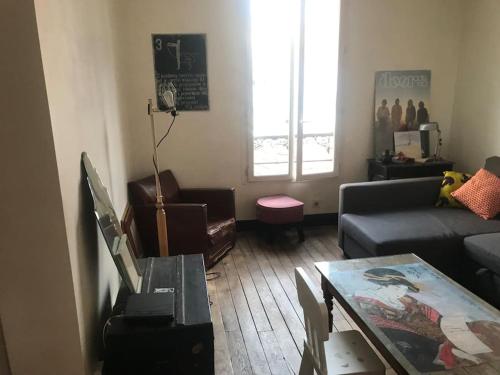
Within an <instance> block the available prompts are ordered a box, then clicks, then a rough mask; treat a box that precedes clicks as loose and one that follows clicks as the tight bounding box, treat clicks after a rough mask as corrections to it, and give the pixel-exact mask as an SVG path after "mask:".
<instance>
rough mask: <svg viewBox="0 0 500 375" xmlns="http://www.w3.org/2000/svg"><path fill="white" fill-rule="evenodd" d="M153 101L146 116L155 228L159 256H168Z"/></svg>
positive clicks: (165, 218) (149, 103)
mask: <svg viewBox="0 0 500 375" xmlns="http://www.w3.org/2000/svg"><path fill="white" fill-rule="evenodd" d="M153 112H154V110H153V101H152V100H151V99H148V115H149V118H150V121H151V134H152V138H153V161H154V164H155V168H154V173H155V184H156V227H157V230H158V248H159V250H160V256H162V257H163V256H168V255H169V252H168V233H167V215H166V214H165V210H164V209H163V195H162V192H161V184H160V176H159V175H158V171H159V170H160V167H159V164H158V154H157V152H156V150H157V146H156V134H155V120H154V114H153Z"/></svg>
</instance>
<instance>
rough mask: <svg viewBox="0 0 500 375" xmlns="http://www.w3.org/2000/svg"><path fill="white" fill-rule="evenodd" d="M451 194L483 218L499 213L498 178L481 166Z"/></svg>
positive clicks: (499, 181)
mask: <svg viewBox="0 0 500 375" xmlns="http://www.w3.org/2000/svg"><path fill="white" fill-rule="evenodd" d="M451 195H452V196H453V198H455V199H456V200H457V201H459V202H460V203H462V204H463V205H464V206H466V207H467V208H469V209H470V210H471V211H472V212H474V213H475V214H476V215H478V216H481V217H482V218H483V219H485V220H488V219H492V218H494V217H495V216H497V215H498V214H499V213H500V178H498V177H497V176H495V175H494V174H493V173H491V172H488V171H487V170H486V169H482V168H481V169H480V170H479V171H478V172H477V173H476V174H475V175H474V176H472V178H471V179H470V180H469V181H467V182H466V183H465V184H463V185H462V186H461V187H460V188H459V189H457V190H455V191H454V192H453V193H451Z"/></svg>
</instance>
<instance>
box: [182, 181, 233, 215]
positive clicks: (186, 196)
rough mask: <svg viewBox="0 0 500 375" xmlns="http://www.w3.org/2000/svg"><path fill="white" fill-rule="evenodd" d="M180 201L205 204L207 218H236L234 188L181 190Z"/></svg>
mask: <svg viewBox="0 0 500 375" xmlns="http://www.w3.org/2000/svg"><path fill="white" fill-rule="evenodd" d="M180 194H181V199H182V201H183V202H187V203H206V204H207V206H208V216H209V217H219V218H232V217H235V216H236V210H235V190H234V188H221V189H211V188H208V189H207V188H199V189H181V193H180Z"/></svg>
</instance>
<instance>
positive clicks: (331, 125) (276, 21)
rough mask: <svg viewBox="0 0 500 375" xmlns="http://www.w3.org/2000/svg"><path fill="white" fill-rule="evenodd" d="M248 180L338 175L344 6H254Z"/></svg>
mask: <svg viewBox="0 0 500 375" xmlns="http://www.w3.org/2000/svg"><path fill="white" fill-rule="evenodd" d="M250 3H251V8H250V15H251V46H252V84H253V85H252V110H253V119H252V120H253V121H252V124H253V132H252V145H251V147H250V151H251V152H250V153H251V158H250V160H251V163H250V171H249V172H250V173H249V175H250V177H251V178H253V179H257V180H258V179H267V178H269V177H273V178H285V179H289V178H296V179H302V178H304V177H306V178H307V177H311V176H315V175H329V174H332V173H333V172H334V161H335V160H334V156H335V152H334V151H335V116H336V100H337V98H336V97H337V70H338V48H339V21H340V0H266V1H264V0H250Z"/></svg>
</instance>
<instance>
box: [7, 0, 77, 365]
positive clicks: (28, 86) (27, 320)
mask: <svg viewBox="0 0 500 375" xmlns="http://www.w3.org/2000/svg"><path fill="white" fill-rule="evenodd" d="M0 25H2V32H1V33H0V51H1V53H0V56H1V57H0V82H1V83H2V90H0V103H1V105H2V109H1V110H0V158H1V160H2V161H1V163H0V175H1V176H2V177H1V182H0V207H1V215H0V228H1V235H0V265H1V271H0V319H1V321H2V325H3V333H4V338H5V342H6V346H7V354H8V359H9V362H10V368H11V370H12V374H13V375H25V374H26V375H31V374H37V375H53V374H75V375H79V374H83V373H84V372H83V360H82V352H81V347H80V341H79V334H78V320H77V315H76V310H77V309H76V301H75V296H74V289H73V280H72V274H71V267H70V257H69V254H68V246H67V237H66V230H65V223H64V216H63V202H62V198H61V191H60V184H59V178H58V170H57V165H56V155H55V147H54V141H53V138H52V129H51V122H50V114H49V109H48V102H47V95H46V90H45V82H44V78H43V70H42V61H41V58H40V46H39V42H38V34H37V27H36V18H35V9H34V5H33V2H32V1H17V0H5V1H2V2H0Z"/></svg>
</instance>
